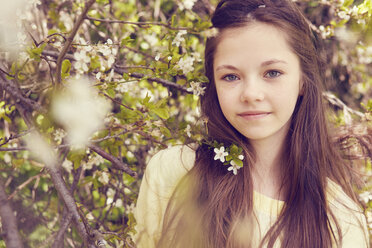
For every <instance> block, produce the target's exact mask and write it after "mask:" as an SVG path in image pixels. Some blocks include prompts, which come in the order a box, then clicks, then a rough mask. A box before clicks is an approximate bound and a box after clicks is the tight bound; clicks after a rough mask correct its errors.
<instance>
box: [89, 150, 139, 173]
mask: <svg viewBox="0 0 372 248" xmlns="http://www.w3.org/2000/svg"><path fill="white" fill-rule="evenodd" d="M89 148H90V149H92V150H93V151H94V152H95V153H97V154H98V155H100V156H101V157H103V158H105V159H107V160H109V161H110V162H111V163H112V165H113V166H114V167H115V168H116V169H118V170H121V171H124V172H125V173H127V174H128V175H131V176H132V177H135V178H136V177H137V173H136V172H135V171H132V170H131V169H130V168H129V166H128V165H126V164H124V163H123V162H121V161H120V160H119V159H118V158H117V157H115V156H113V155H111V154H109V153H107V152H105V151H104V150H103V149H102V148H100V147H99V146H95V145H90V146H89Z"/></svg>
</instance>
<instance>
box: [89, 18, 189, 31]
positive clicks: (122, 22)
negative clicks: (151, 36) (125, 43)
mask: <svg viewBox="0 0 372 248" xmlns="http://www.w3.org/2000/svg"><path fill="white" fill-rule="evenodd" d="M87 19H88V20H91V21H98V22H105V23H121V24H130V25H137V26H151V25H156V26H163V27H166V28H168V29H171V30H189V31H191V28H186V27H172V26H171V25H170V24H168V23H163V22H129V21H123V20H112V19H111V20H110V19H100V18H93V17H90V16H87Z"/></svg>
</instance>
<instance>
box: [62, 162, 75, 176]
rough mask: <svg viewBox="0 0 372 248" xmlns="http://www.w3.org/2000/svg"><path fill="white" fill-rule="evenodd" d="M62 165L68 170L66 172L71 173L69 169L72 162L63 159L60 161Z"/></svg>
mask: <svg viewBox="0 0 372 248" xmlns="http://www.w3.org/2000/svg"><path fill="white" fill-rule="evenodd" d="M62 167H63V168H64V169H65V170H66V171H67V172H68V173H71V171H72V170H73V163H72V162H71V161H70V160H68V159H65V160H64V161H63V163H62Z"/></svg>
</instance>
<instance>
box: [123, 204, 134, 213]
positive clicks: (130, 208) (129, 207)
mask: <svg viewBox="0 0 372 248" xmlns="http://www.w3.org/2000/svg"><path fill="white" fill-rule="evenodd" d="M135 209H136V206H135V205H134V203H131V204H130V205H126V206H125V213H126V214H127V215H128V214H130V213H134V211H135Z"/></svg>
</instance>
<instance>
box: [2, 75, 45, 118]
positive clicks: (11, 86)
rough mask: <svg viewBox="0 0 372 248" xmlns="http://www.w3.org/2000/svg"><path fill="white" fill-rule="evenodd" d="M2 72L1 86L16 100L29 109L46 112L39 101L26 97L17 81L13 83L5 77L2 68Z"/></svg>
mask: <svg viewBox="0 0 372 248" xmlns="http://www.w3.org/2000/svg"><path fill="white" fill-rule="evenodd" d="M1 72H2V74H0V88H2V89H3V90H5V91H6V92H7V93H8V94H9V95H10V96H11V97H12V98H13V100H14V101H15V102H17V103H19V104H22V106H24V107H26V108H27V109H28V110H31V111H33V110H36V111H38V112H41V113H46V110H45V109H44V108H43V107H42V106H41V105H40V104H39V103H37V102H35V101H33V100H31V99H29V98H27V97H25V96H24V95H23V94H22V92H21V90H20V89H19V88H18V87H17V86H16V84H15V83H12V82H11V81H10V80H8V79H7V78H6V77H5V75H6V74H5V73H4V72H3V70H1Z"/></svg>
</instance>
